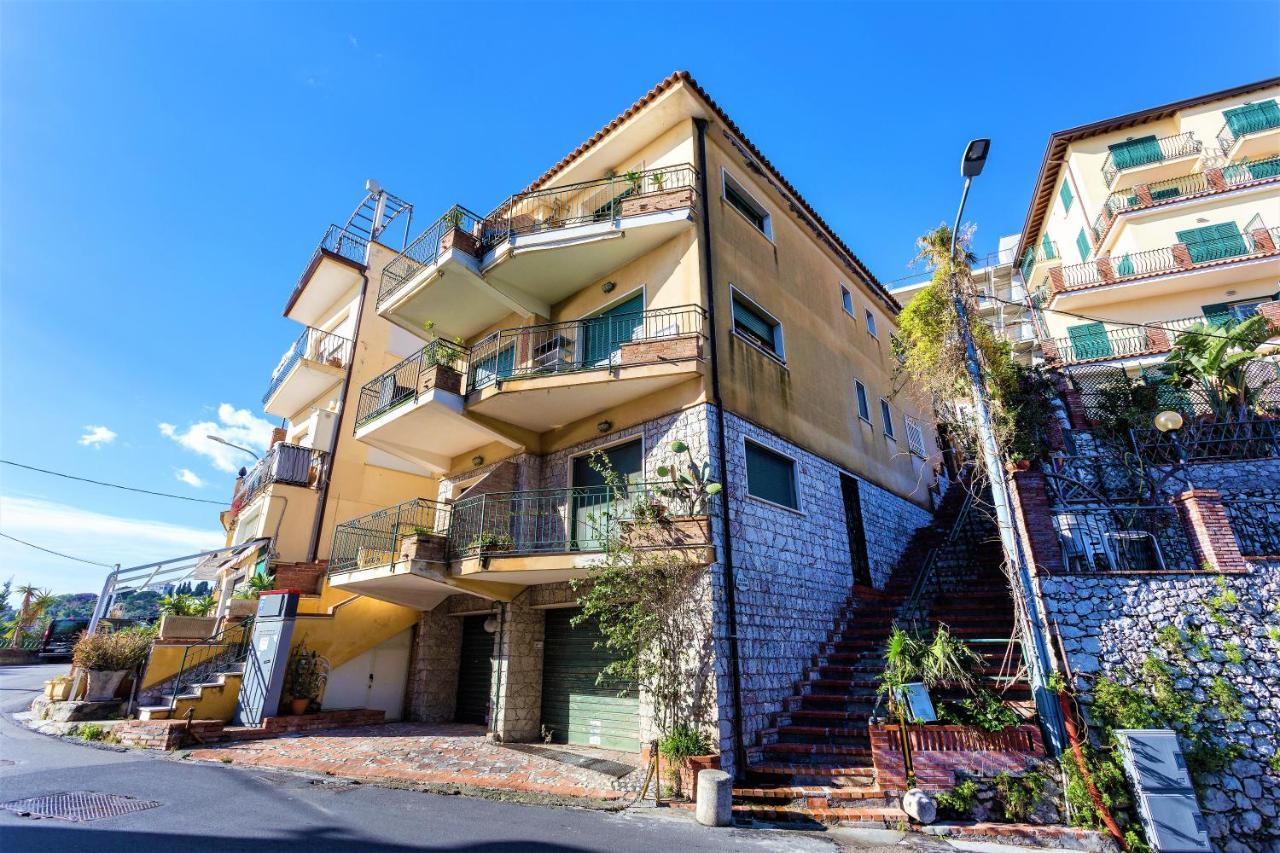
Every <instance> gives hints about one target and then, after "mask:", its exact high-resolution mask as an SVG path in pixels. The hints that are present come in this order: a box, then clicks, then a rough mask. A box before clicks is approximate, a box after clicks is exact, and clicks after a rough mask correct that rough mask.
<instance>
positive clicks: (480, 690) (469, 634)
mask: <svg viewBox="0 0 1280 853" xmlns="http://www.w3.org/2000/svg"><path fill="white" fill-rule="evenodd" d="M488 618H489V617H488V616H483V615H481V616H464V617H463V619H462V654H461V655H460V656H459V658H458V701H457V706H456V710H455V711H454V715H453V719H454V720H455V721H456V722H459V723H475V724H476V725H479V726H483V725H485V724H487V723H488V722H489V682H490V679H491V677H492V674H493V634H490V633H489V632H488V631H486V630H485V629H484V623H485V620H487V619H488Z"/></svg>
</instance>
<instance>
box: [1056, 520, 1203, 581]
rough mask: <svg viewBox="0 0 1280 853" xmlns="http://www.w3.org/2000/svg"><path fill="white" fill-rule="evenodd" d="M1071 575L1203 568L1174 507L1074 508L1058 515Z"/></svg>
mask: <svg viewBox="0 0 1280 853" xmlns="http://www.w3.org/2000/svg"><path fill="white" fill-rule="evenodd" d="M1053 524H1054V528H1055V529H1056V530H1057V532H1058V541H1059V543H1060V544H1061V546H1062V555H1063V560H1064V564H1065V565H1066V567H1067V571H1069V572H1081V573H1093V572H1121V571H1138V572H1154V571H1166V570H1177V571H1181V570H1186V569H1195V568H1198V565H1197V562H1196V559H1195V553H1194V551H1193V550H1192V547H1191V542H1190V541H1189V540H1188V538H1187V534H1186V529H1185V528H1184V527H1183V525H1182V519H1181V517H1180V516H1179V515H1178V510H1177V508H1176V507H1173V506H1110V507H1101V508H1090V509H1083V508H1075V509H1072V510H1070V511H1057V512H1055V513H1054V514H1053Z"/></svg>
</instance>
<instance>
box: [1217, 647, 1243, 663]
mask: <svg viewBox="0 0 1280 853" xmlns="http://www.w3.org/2000/svg"><path fill="white" fill-rule="evenodd" d="M1222 656H1223V657H1224V658H1225V659H1226V661H1227V663H1229V664H1232V665H1233V666H1241V665H1242V664H1243V663H1244V651H1243V650H1242V649H1241V648H1240V645H1239V644H1238V643H1227V645H1226V647H1225V648H1224V649H1223V650H1222Z"/></svg>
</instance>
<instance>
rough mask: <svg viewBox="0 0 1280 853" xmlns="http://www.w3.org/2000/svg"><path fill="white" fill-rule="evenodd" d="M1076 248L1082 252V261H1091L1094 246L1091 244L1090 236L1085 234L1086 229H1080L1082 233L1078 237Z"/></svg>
mask: <svg viewBox="0 0 1280 853" xmlns="http://www.w3.org/2000/svg"><path fill="white" fill-rule="evenodd" d="M1076 248H1077V249H1079V250H1080V260H1081V261H1087V260H1089V252H1091V251H1093V246H1091V245H1090V244H1089V235H1088V234H1086V233H1084V229H1083V228H1081V229H1080V233H1079V234H1077V235H1076Z"/></svg>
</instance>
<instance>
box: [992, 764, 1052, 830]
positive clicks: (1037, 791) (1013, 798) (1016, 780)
mask: <svg viewBox="0 0 1280 853" xmlns="http://www.w3.org/2000/svg"><path fill="white" fill-rule="evenodd" d="M995 785H996V792H997V794H999V796H1000V806H1001V808H1003V809H1004V816H1005V817H1006V818H1008V819H1009V820H1011V821H1018V822H1021V821H1024V820H1026V819H1027V818H1028V817H1030V816H1031V813H1032V812H1033V811H1035V808H1036V804H1037V803H1039V802H1040V798H1041V797H1042V796H1043V795H1044V786H1045V778H1044V777H1043V776H1041V775H1040V774H1039V773H1034V772H1032V773H1025V774H1023V775H1022V776H1013V775H1011V774H1009V773H1001V774H1000V775H998V776H996V778H995Z"/></svg>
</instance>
